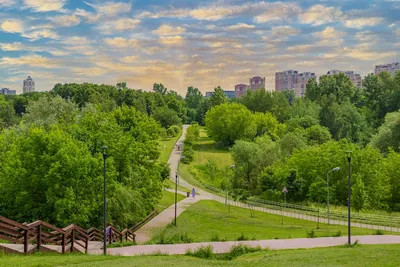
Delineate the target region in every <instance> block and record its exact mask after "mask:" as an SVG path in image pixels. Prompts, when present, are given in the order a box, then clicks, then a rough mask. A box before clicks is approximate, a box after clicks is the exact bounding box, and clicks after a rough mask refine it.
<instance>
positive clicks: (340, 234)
mask: <svg viewBox="0 0 400 267" xmlns="http://www.w3.org/2000/svg"><path fill="white" fill-rule="evenodd" d="M332 236H333V237H339V236H342V231H338V232H336V233H334V234H332Z"/></svg>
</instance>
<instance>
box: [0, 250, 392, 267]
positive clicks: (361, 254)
mask: <svg viewBox="0 0 400 267" xmlns="http://www.w3.org/2000/svg"><path fill="white" fill-rule="evenodd" d="M399 253H400V245H372V246H366V245H365V246H358V247H354V248H344V247H332V248H318V249H303V250H282V251H266V252H256V253H251V254H247V255H244V256H241V257H239V258H237V259H235V260H233V261H217V260H204V259H197V258H192V257H187V256H139V257H116V256H107V257H104V256H88V255H73V254H72V255H64V256H62V255H34V256H0V266H2V267H20V266H24V267H38V266H41V267H53V266H63V267H72V266H73V267H83V266H85V267H94V266H96V267H102V266H104V267H105V266H107V267H117V266H118V267H119V266H125V267H132V266H160V267H161V266H162V267H167V266H174V267H176V266H190V267H211V266H243V267H254V266H291V267H296V266H356V267H358V266H360V267H361V266H362V267H366V266H398V263H399V258H398V255H399Z"/></svg>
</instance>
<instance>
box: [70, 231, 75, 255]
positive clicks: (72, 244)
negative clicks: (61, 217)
mask: <svg viewBox="0 0 400 267" xmlns="http://www.w3.org/2000/svg"><path fill="white" fill-rule="evenodd" d="M74 243H75V233H74V229H72V230H71V252H74Z"/></svg>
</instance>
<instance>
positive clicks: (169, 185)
mask: <svg viewBox="0 0 400 267" xmlns="http://www.w3.org/2000/svg"><path fill="white" fill-rule="evenodd" d="M164 187H165V188H169V189H172V190H175V183H174V182H173V181H171V179H167V180H165V181H164ZM178 191H181V192H191V191H192V189H189V188H186V187H184V186H180V185H178ZM196 195H197V194H196Z"/></svg>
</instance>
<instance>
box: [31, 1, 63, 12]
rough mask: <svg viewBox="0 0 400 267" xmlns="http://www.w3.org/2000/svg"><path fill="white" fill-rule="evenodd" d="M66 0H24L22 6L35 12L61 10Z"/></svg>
mask: <svg viewBox="0 0 400 267" xmlns="http://www.w3.org/2000/svg"><path fill="white" fill-rule="evenodd" d="M66 3H67V0H24V4H25V5H24V7H26V8H31V9H33V10H34V11H36V12H49V11H63V7H64V5H65V4H66Z"/></svg>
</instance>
